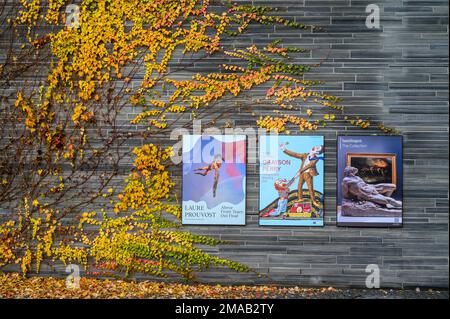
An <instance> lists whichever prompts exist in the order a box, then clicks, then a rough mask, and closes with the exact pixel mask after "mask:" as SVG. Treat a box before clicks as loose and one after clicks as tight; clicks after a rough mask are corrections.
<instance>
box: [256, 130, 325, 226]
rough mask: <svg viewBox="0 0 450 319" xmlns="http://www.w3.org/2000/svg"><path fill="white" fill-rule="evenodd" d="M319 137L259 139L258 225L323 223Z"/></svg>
mask: <svg viewBox="0 0 450 319" xmlns="http://www.w3.org/2000/svg"><path fill="white" fill-rule="evenodd" d="M323 141H324V139H323V136H282V135H266V136H261V137H260V140H259V146H260V147H259V158H260V169H259V172H260V175H259V176H260V177H259V180H260V185H259V186H260V192H259V214H260V218H259V224H260V225H262V226H323V203H324V196H323V184H324V183H323V181H324V173H323V170H324V147H323V144H324V143H323Z"/></svg>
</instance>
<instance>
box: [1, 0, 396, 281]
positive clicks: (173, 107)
mask: <svg viewBox="0 0 450 319" xmlns="http://www.w3.org/2000/svg"><path fill="white" fill-rule="evenodd" d="M73 3H76V4H77V5H78V8H79V16H78V18H79V23H77V24H76V25H70V24H67V23H66V22H67V21H66V18H67V16H66V13H65V8H66V7H67V6H68V5H70V4H73ZM15 6H16V7H15V9H16V10H15V11H14V10H13V11H14V13H15V17H13V18H9V20H8V21H7V22H5V24H7V25H8V28H7V29H8V30H9V32H10V33H9V38H10V39H12V40H14V39H18V38H19V37H25V38H26V39H27V43H26V44H23V45H22V46H21V48H20V50H19V51H17V50H15V49H14V46H13V45H12V46H11V48H10V50H9V51H8V54H7V58H6V60H5V62H4V63H2V64H1V65H0V73H1V75H2V78H4V79H5V81H4V83H3V84H2V87H1V89H2V90H3V91H2V92H3V93H2V109H1V111H2V113H1V114H2V116H1V121H2V123H1V124H2V125H1V126H2V127H3V128H8V129H3V128H2V129H1V133H2V138H4V141H5V143H2V144H1V145H0V147H1V149H0V151H1V153H2V156H0V159H1V161H0V174H1V176H0V178H1V186H0V204H1V206H2V207H6V209H7V210H8V213H9V214H7V216H10V217H8V218H6V219H7V220H6V221H4V222H2V223H1V224H0V239H1V240H0V265H6V264H11V263H16V264H19V265H20V266H21V269H22V272H23V274H26V273H28V272H30V271H31V270H35V271H37V272H39V270H40V267H41V263H42V262H43V261H44V260H55V261H61V262H63V263H69V262H77V263H80V264H83V265H85V266H86V267H88V266H91V265H92V263H93V265H94V266H95V267H96V268H99V269H101V270H102V271H108V272H111V273H117V272H121V273H125V274H129V273H131V272H142V273H148V274H151V275H157V276H167V275H168V274H171V273H176V274H179V275H181V276H183V277H185V278H188V279H191V278H193V277H194V274H195V272H196V271H198V270H202V269H205V268H207V267H209V266H213V265H222V266H227V267H229V268H232V269H234V270H237V271H249V270H250V269H249V268H248V267H246V266H244V265H241V264H238V263H235V262H232V261H228V260H225V259H221V258H218V257H216V256H213V255H210V254H207V253H205V252H204V251H203V250H201V249H200V248H198V244H202V245H217V244H219V243H220V242H219V241H218V240H215V239H213V238H210V237H205V236H198V235H194V234H192V233H189V232H185V231H183V230H181V229H180V206H179V203H178V198H177V196H176V192H175V191H174V186H175V183H174V181H173V179H172V177H171V175H170V173H169V170H168V165H170V163H169V157H170V156H171V154H172V150H171V148H163V147H162V146H159V145H154V144H145V145H143V146H140V147H136V148H134V149H133V151H132V153H133V156H134V158H135V159H134V168H133V170H132V172H129V177H128V179H127V180H126V181H125V186H124V187H122V188H119V190H117V191H116V190H115V189H113V188H112V187H110V184H111V181H112V180H113V178H114V176H116V175H117V174H118V173H119V169H120V163H121V162H122V160H123V159H124V158H127V156H128V155H129V154H128V153H127V152H126V151H125V152H124V151H123V148H124V147H125V146H126V145H127V144H126V141H127V140H129V139H130V138H134V137H139V138H149V139H151V138H152V136H155V135H156V134H158V135H159V136H161V135H162V134H167V133H168V132H169V131H170V130H171V127H172V125H174V124H175V123H176V122H177V121H178V120H179V119H180V118H183V117H185V116H189V117H191V118H201V117H202V114H204V112H207V111H208V110H211V109H212V108H214V107H215V104H217V103H219V102H220V101H224V100H227V99H229V98H233V97H237V96H239V95H242V94H245V93H246V92H249V91H251V90H252V89H254V88H255V87H265V89H264V91H265V94H264V96H262V100H264V103H266V104H267V103H270V104H272V108H273V109H274V115H273V116H260V115H259V114H256V112H255V111H253V112H251V114H252V116H254V118H255V124H256V125H257V126H259V127H262V128H265V129H267V130H269V131H270V130H275V131H278V132H286V133H288V130H287V128H288V127H289V126H292V127H296V128H298V129H299V130H301V131H304V130H316V129H318V128H320V127H322V126H325V125H326V124H327V122H330V121H335V120H336V119H337V118H339V119H341V120H345V121H348V122H349V123H351V124H353V125H355V126H359V127H361V128H367V127H369V126H370V122H369V121H368V120H366V119H360V118H352V117H350V116H348V117H347V116H346V115H345V112H344V108H343V106H341V105H340V103H339V102H340V99H339V98H337V97H335V96H331V95H328V94H326V93H323V92H321V91H320V85H321V84H322V82H320V81H312V80H305V78H304V75H305V74H306V73H308V72H310V71H311V70H312V69H314V68H316V67H320V63H318V64H315V65H313V64H298V63H294V62H292V61H293V59H292V57H294V56H296V55H299V54H300V55H301V54H304V53H307V52H308V50H306V49H301V48H291V47H287V46H284V45H283V43H281V42H280V41H274V42H272V43H269V44H267V45H265V46H263V47H257V46H255V45H252V46H250V47H245V48H234V49H231V48H230V49H229V50H226V49H224V44H225V43H226V41H228V40H229V39H233V38H235V37H239V36H240V35H241V34H243V33H245V32H246V30H247V29H248V28H249V26H250V25H252V24H262V25H282V26H285V27H290V28H294V29H300V30H310V31H311V30H314V29H315V27H313V26H309V25H305V24H303V23H301V22H294V21H290V20H287V19H284V18H282V17H279V16H272V15H270V12H271V11H272V10H273V9H272V8H268V7H259V6H249V5H240V4H236V3H229V2H217V1H215V2H214V3H213V2H212V1H209V0H203V1H201V0H128V1H123V0H82V1H70V0H48V1H41V0H20V3H19V4H16V5H15ZM9 15H10V14H8V16H9ZM3 32H4V33H3V34H6V28H5V30H3ZM183 56H188V58H189V59H188V60H189V61H194V62H193V64H194V65H192V63H191V64H190V65H189V66H188V67H177V64H178V63H179V62H180V61H183ZM212 56H221V57H226V58H227V60H228V61H230V62H229V63H227V64H223V65H219V66H218V68H217V72H213V73H203V74H192V77H191V78H184V79H182V78H180V77H179V76H177V70H179V71H180V70H181V71H186V69H189V68H191V69H192V68H193V67H194V66H195V61H204V60H205V59H206V60H207V59H209V58H210V57H212ZM27 61H32V62H31V63H28V64H27ZM36 61H37V63H36ZM243 61H244V63H242V62H243ZM194 69H195V68H194ZM43 71H45V72H47V78H46V80H45V81H43V82H40V81H38V80H33V81H29V82H26V83H25V84H26V85H24V87H23V88H21V89H19V90H16V91H14V96H12V97H11V96H10V95H9V96H8V95H6V93H5V92H11V87H12V86H11V85H9V84H10V83H12V82H13V81H14V80H15V79H18V78H20V76H23V75H24V74H26V73H27V72H28V73H30V74H35V73H39V74H42V72H43ZM33 79H37V77H35V78H33ZM11 101H12V103H11ZM130 106H131V107H132V108H133V109H134V110H133V112H131V113H134V114H135V116H134V118H132V119H130V120H129V121H128V123H125V124H123V122H124V121H123V117H121V115H123V114H124V110H126V109H129V107H130ZM299 106H300V107H301V106H305V108H306V109H305V110H304V111H303V112H300V111H299V110H300V109H299ZM217 109H218V108H217V107H216V108H215V110H216V111H217ZM316 110H320V112H321V113H323V114H325V115H324V116H323V117H321V118H317V117H316V116H315V112H316ZM233 111H234V109H233V106H226V107H225V106H221V107H220V108H219V111H217V113H218V114H219V116H218V117H220V114H230V113H232V112H233ZM213 121H215V120H213ZM137 125H139V127H142V128H145V130H136V129H135V128H136V126H137ZM380 128H381V129H383V130H385V131H386V132H391V131H389V130H390V129H388V128H385V127H384V126H380ZM143 131H144V132H143ZM105 166H107V167H109V169H107V170H105V169H104V167H105ZM88 184H89V185H98V188H97V189H95V190H91V188H90V187H86V185H88ZM99 202H100V203H106V204H104V208H102V209H100V210H98V211H86V210H87V209H88V208H89V207H92V206H93V205H94V204H98V203H99ZM2 214H3V213H2ZM3 215H5V214H3ZM68 221H71V222H68ZM73 221H76V222H73ZM91 261H92V263H91Z"/></svg>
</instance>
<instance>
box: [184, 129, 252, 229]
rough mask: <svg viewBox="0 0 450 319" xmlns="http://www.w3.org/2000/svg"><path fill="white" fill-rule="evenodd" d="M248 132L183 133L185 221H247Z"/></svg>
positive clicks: (221, 222) (227, 223)
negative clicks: (203, 134)
mask: <svg viewBox="0 0 450 319" xmlns="http://www.w3.org/2000/svg"><path fill="white" fill-rule="evenodd" d="M246 147H247V146H246V136H245V135H211V136H202V135H184V136H183V203H182V222H183V224H185V225H245V193H246V189H245V185H246V184H245V183H246V166H245V165H246Z"/></svg>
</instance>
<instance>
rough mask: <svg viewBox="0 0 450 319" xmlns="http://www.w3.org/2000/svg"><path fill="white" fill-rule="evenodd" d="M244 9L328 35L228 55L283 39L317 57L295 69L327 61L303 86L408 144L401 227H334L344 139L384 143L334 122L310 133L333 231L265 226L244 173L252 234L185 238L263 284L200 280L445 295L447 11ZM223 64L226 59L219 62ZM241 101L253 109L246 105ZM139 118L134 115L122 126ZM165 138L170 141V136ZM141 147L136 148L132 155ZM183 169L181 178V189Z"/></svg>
mask: <svg viewBox="0 0 450 319" xmlns="http://www.w3.org/2000/svg"><path fill="white" fill-rule="evenodd" d="M237 2H242V3H252V4H254V5H268V6H272V7H277V8H279V10H278V11H277V13H276V14H277V15H280V16H284V17H286V18H290V19H293V20H295V21H299V22H305V23H312V24H317V25H320V26H322V27H324V30H322V31H316V32H299V31H298V30H292V29H289V28H286V27H280V26H251V27H250V28H249V32H248V33H247V34H246V35H244V36H243V37H240V38H239V39H236V40H232V41H230V42H228V43H226V47H227V48H233V47H246V46H249V45H251V44H256V45H264V44H267V43H269V42H271V41H273V40H276V39H282V40H283V43H285V44H286V45H289V46H298V47H305V48H311V49H312V52H311V53H308V54H303V55H301V56H299V58H298V59H297V61H298V62H299V63H317V62H320V61H321V60H322V59H323V58H324V57H326V56H327V55H328V58H327V59H326V60H325V61H324V62H323V64H322V66H321V67H320V68H318V69H316V70H315V71H314V72H313V73H312V74H309V75H308V76H307V77H308V78H311V79H316V80H324V81H326V84H325V85H324V86H323V87H322V89H323V90H325V91H327V92H329V93H331V94H334V95H336V96H340V97H343V98H344V102H343V105H345V107H346V112H347V114H350V115H357V116H361V117H370V118H372V119H373V121H374V122H375V123H377V122H378V121H383V122H384V123H385V124H386V125H388V126H392V127H395V128H396V129H398V130H400V131H401V132H402V134H403V136H404V203H405V206H404V226H403V228H400V229H385V228H377V229H373V228H346V227H336V210H335V200H336V198H335V192H336V165H335V164H336V163H335V158H336V137H337V135H339V134H375V133H379V131H377V130H376V129H375V128H372V129H369V130H367V131H362V130H359V129H357V128H354V127H351V126H348V124H347V123H345V122H343V121H336V122H335V123H333V124H332V125H329V126H328V127H327V128H325V129H323V130H321V131H318V132H315V133H314V134H318V135H324V136H325V143H326V144H325V146H326V150H327V151H326V164H325V195H326V201H325V205H326V212H325V227H323V228H308V227H306V228H299V227H288V228H276V227H259V226H258V165H257V164H248V167H247V225H246V226H242V227H236V226H228V227H227V226H220V227H214V226H201V227H200V226H190V227H186V229H188V230H191V231H193V232H195V233H199V234H205V235H211V236H213V237H216V238H220V239H223V240H227V241H228V242H229V243H230V244H229V245H221V246H219V247H213V248H205V249H206V250H207V251H210V252H211V253H213V254H217V255H219V256H220V257H224V258H230V259H232V260H235V261H239V262H242V263H245V264H247V265H249V266H251V267H253V268H254V269H255V270H256V271H258V272H260V273H261V274H263V275H264V276H262V277H261V278H257V277H256V276H255V275H254V274H242V273H235V272H233V271H230V270H226V269H210V270H208V271H206V272H204V273H201V274H199V279H200V280H201V281H203V282H211V283H229V284H250V283H257V284H264V283H277V284H286V285H306V286H339V287H363V286H364V285H365V279H366V276H367V273H366V272H365V269H366V266H367V265H368V264H377V265H379V267H380V270H381V286H382V287H403V288H408V287H417V286H422V287H448V278H449V277H448V253H449V250H448V240H449V238H448V226H449V189H448V185H449V183H448V173H449V172H448V168H449V166H448V142H449V131H448V129H449V126H448V121H449V118H448V112H449V106H448V1H446V0H428V1H427V0H420V1H419V0H377V1H376V0H330V1H323V0H297V1H296V0H270V1H237ZM372 3H374V4H377V5H379V6H380V9H381V29H379V30H376V29H371V30H369V29H367V28H366V26H365V19H366V12H365V9H366V6H367V5H368V4H372ZM210 62H211V61H209V62H198V63H195V65H194V67H189V68H187V70H186V72H187V73H186V74H188V72H192V71H194V72H211V71H215V70H216V68H215V67H212V66H211V63H210ZM222 62H226V60H225V61H220V59H217V60H214V63H222ZM186 74H185V75H186ZM180 76H183V74H181V75H180ZM261 90H262V89H261ZM235 102H236V103H240V104H241V105H243V106H246V105H249V104H252V101H251V98H250V97H248V96H242V97H240V98H238V99H237V100H236V101H233V102H232V103H235ZM224 103H226V102H224ZM220 106H221V105H220V104H219V105H218V106H216V107H219V108H220ZM272 109H273V108H272V107H269V108H267V107H264V106H263V105H261V106H258V107H257V109H255V111H256V112H258V113H259V114H261V115H265V114H272V112H271V110H272ZM135 113H136V110H132V109H131V108H130V114H126V115H125V116H124V120H126V119H130V118H133V117H134V116H135ZM212 113H214V110H212ZM229 120H231V121H232V122H233V124H234V125H235V126H240V127H247V126H249V125H250V126H253V127H255V120H254V118H253V117H251V114H250V113H249V111H248V110H247V108H245V107H242V108H238V109H237V111H236V112H235V114H233V115H232V116H231V118H229ZM186 121H189V119H188V118H187V119H186ZM181 124H183V123H181ZM291 132H292V133H293V134H295V131H293V130H291ZM157 140H160V141H163V142H165V143H170V141H168V138H166V137H158V138H157ZM146 142H148V141H146ZM141 143H142V141H139V140H138V141H133V145H139V144H141ZM172 143H173V142H172ZM130 147H131V144H130ZM180 170H181V167H178V169H177V170H174V171H173V174H174V175H175V178H176V180H177V181H178V182H180V179H181V176H180ZM118 180H121V178H119V179H118ZM179 184H181V183H179ZM180 191H181V189H180V187H179V186H178V192H180ZM43 272H44V273H45V272H47V273H48V274H53V275H55V274H60V275H61V276H64V275H65V273H64V269H59V268H58V269H56V270H55V269H52V268H49V267H44V268H43Z"/></svg>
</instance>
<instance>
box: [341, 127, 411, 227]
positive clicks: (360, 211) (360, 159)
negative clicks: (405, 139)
mask: <svg viewBox="0 0 450 319" xmlns="http://www.w3.org/2000/svg"><path fill="white" fill-rule="evenodd" d="M337 143H338V146H337V149H338V165H337V167H338V172H337V175H338V185H337V223H338V225H339V226H380V227H382V226H387V227H398V226H401V225H402V215H403V194H402V192H403V180H402V179H403V171H402V161H403V145H402V137H400V136H338V141H337Z"/></svg>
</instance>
